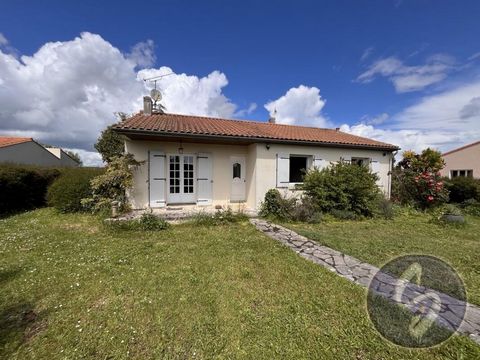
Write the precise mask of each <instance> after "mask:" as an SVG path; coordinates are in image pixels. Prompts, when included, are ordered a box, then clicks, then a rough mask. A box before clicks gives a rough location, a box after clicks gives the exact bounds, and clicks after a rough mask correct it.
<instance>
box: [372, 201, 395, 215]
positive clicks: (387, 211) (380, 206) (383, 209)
mask: <svg viewBox="0 0 480 360" xmlns="http://www.w3.org/2000/svg"><path fill="white" fill-rule="evenodd" d="M375 213H376V215H377V216H380V217H383V218H384V219H388V220H390V219H393V218H394V217H395V210H394V208H393V203H392V202H391V201H390V200H388V199H385V197H383V196H379V198H378V199H377V207H376V211H375Z"/></svg>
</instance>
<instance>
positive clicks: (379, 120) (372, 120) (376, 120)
mask: <svg viewBox="0 0 480 360" xmlns="http://www.w3.org/2000/svg"><path fill="white" fill-rule="evenodd" d="M389 118H390V115H388V114H387V113H381V114H378V115H375V116H369V115H364V116H362V117H361V118H360V122H361V123H362V124H365V125H381V124H383V123H384V122H385V121H387V120H388V119H389Z"/></svg>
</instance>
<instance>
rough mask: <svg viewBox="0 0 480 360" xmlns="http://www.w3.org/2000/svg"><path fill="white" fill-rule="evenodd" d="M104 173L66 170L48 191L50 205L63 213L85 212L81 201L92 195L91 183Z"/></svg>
mask: <svg viewBox="0 0 480 360" xmlns="http://www.w3.org/2000/svg"><path fill="white" fill-rule="evenodd" d="M102 172H103V169H97V168H73V169H66V170H64V171H63V173H62V175H61V176H60V177H59V178H58V179H57V180H55V182H54V183H53V184H52V185H51V186H50V187H49V189H48V193H47V202H48V205H49V206H53V207H54V208H55V209H57V210H58V211H60V212H63V213H67V212H76V211H82V210H85V207H84V206H83V205H82V203H81V200H82V199H83V198H86V197H89V196H91V195H92V189H91V186H90V181H91V180H92V179H93V178H94V177H95V176H98V175H100V174H101V173H102Z"/></svg>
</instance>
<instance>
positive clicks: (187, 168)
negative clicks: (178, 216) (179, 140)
mask: <svg viewBox="0 0 480 360" xmlns="http://www.w3.org/2000/svg"><path fill="white" fill-rule="evenodd" d="M167 166H168V167H167V168H168V186H167V188H168V189H167V190H168V197H167V199H168V202H169V203H173V204H175V203H177V204H181V203H194V202H196V196H195V184H194V179H195V156H194V155H184V154H173V155H168V156H167Z"/></svg>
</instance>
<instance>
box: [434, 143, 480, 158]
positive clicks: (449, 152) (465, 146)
mask: <svg viewBox="0 0 480 360" xmlns="http://www.w3.org/2000/svg"><path fill="white" fill-rule="evenodd" d="M475 145H480V141H476V142H474V143H471V144H467V145H464V146H461V147H459V148H456V149H453V150H450V151H447V152H445V153H443V154H442V155H443V156H445V155H449V154H452V153H455V152H457V151H461V150H465V149H467V148H469V147H472V146H475Z"/></svg>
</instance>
